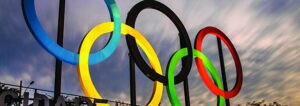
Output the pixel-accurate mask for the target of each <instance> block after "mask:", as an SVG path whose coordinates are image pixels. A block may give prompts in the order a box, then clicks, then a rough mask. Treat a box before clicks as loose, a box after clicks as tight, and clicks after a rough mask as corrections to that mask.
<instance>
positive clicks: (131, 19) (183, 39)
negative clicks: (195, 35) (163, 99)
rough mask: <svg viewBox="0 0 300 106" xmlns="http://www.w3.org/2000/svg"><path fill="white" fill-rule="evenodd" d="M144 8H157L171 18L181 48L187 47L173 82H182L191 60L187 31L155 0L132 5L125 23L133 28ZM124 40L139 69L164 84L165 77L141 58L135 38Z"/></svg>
mask: <svg viewBox="0 0 300 106" xmlns="http://www.w3.org/2000/svg"><path fill="white" fill-rule="evenodd" d="M146 8H151V9H155V10H158V11H160V12H162V13H163V14H165V15H166V16H168V18H169V19H171V21H172V22H173V23H174V24H175V26H176V28H177V29H178V31H179V38H180V46H181V48H188V56H187V57H186V58H185V59H183V61H182V64H183V66H182V68H181V71H180V72H179V73H178V74H177V75H176V76H175V84H178V83H180V82H183V81H184V80H185V79H187V76H188V74H189V73H190V70H191V66H192V62H193V54H192V46H191V41H190V38H189V36H188V33H187V31H186V29H185V27H184V25H183V24H182V22H181V21H180V19H179V18H178V17H177V16H176V14H175V13H174V12H173V11H172V10H171V9H169V8H168V7H167V6H165V5H164V4H162V3H160V2H158V1H155V0H144V1H141V2H139V3H138V4H136V5H135V6H134V7H132V8H131V10H130V11H129V13H128V14H127V19H126V24H127V25H129V26H131V27H133V28H134V27H135V21H136V18H137V16H138V14H139V13H140V12H141V11H142V10H144V9H146ZM126 41H127V46H128V48H129V52H130V53H131V54H132V55H131V56H132V57H133V59H134V61H135V63H136V64H137V66H138V67H139V68H140V70H141V71H142V72H143V73H144V74H145V75H146V76H147V77H148V78H150V79H151V80H153V81H159V82H162V83H164V84H165V85H166V84H167V77H166V76H162V75H160V74H158V73H156V72H155V71H154V70H153V69H152V67H150V66H149V65H148V64H147V63H146V61H145V60H144V59H143V57H142V56H141V54H140V52H139V49H138V47H137V44H136V41H135V38H133V37H131V36H126Z"/></svg>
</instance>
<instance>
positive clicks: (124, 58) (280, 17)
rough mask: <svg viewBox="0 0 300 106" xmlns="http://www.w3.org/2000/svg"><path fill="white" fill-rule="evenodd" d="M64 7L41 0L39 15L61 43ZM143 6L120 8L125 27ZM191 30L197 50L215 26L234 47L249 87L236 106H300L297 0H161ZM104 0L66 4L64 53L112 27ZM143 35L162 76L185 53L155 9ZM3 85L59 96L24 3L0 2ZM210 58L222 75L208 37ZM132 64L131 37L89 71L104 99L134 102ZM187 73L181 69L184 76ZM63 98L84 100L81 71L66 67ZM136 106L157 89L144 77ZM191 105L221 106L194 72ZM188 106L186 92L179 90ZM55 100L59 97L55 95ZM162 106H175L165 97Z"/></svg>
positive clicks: (229, 64)
mask: <svg viewBox="0 0 300 106" xmlns="http://www.w3.org/2000/svg"><path fill="white" fill-rule="evenodd" d="M58 1H59V0H36V3H35V6H36V8H37V14H38V17H39V20H40V21H41V23H42V25H43V27H44V28H45V30H46V31H47V32H48V34H49V35H51V37H52V39H56V33H57V17H58ZM140 1H141V0H117V1H116V2H117V5H118V7H119V9H120V12H121V19H122V22H124V23H125V20H126V17H127V13H128V12H129V11H130V9H131V8H132V7H133V6H134V5H135V4H137V3H138V2H140ZM160 2H162V3H163V4H165V5H166V6H168V7H169V8H170V9H172V10H173V11H174V12H175V13H176V14H177V16H178V17H179V18H180V19H181V21H182V23H183V24H184V25H185V27H186V29H187V31H188V34H189V37H190V40H191V43H192V44H194V39H195V37H196V34H197V32H198V31H199V30H200V29H202V28H204V27H206V26H214V27H217V28H219V29H220V30H222V31H223V32H224V33H225V34H226V35H227V36H228V37H229V38H230V39H231V41H232V43H233V44H234V46H235V48H236V50H237V51H238V54H239V56H240V59H241V63H242V67H243V73H244V81H243V88H242V90H241V91H240V93H239V94H238V95H237V96H236V97H234V98H232V99H230V100H231V104H233V105H237V104H245V103H247V102H252V101H261V100H265V101H266V102H267V103H269V102H274V101H277V102H279V103H281V104H286V105H292V106H294V105H300V99H299V98H300V96H299V95H300V90H299V88H300V82H299V80H300V77H298V76H299V75H300V70H299V69H300V65H299V63H300V59H299V58H300V53H299V52H300V42H299V41H298V40H300V36H299V34H300V31H299V28H300V21H299V20H300V7H299V5H300V2H299V1H298V0H239V1H235V0H227V1H225V0H222V1H219V0H162V1H160ZM109 20H110V17H109V13H108V10H107V9H106V6H105V3H104V2H103V1H102V0H88V1H86V0H67V1H66V19H65V33H64V34H65V37H64V48H66V49H68V50H71V51H74V52H77V51H78V49H79V46H80V43H81V41H82V39H83V37H84V36H85V34H86V33H87V32H88V31H89V30H90V29H91V28H93V27H94V26H95V25H98V24H100V23H103V22H106V21H109ZM136 29H137V30H138V31H140V32H141V33H142V34H143V35H144V36H145V37H146V38H147V39H148V40H149V42H150V43H151V44H152V46H153V47H154V49H155V51H156V52H157V54H158V57H159V59H160V61H161V64H162V68H163V70H165V69H166V66H167V62H168V60H169V59H170V57H171V55H172V54H173V53H174V52H175V51H176V50H178V49H179V48H180V47H179V38H178V36H177V34H178V31H177V30H176V27H175V26H174V24H173V23H172V22H171V21H170V20H169V19H168V17H166V16H165V15H163V14H162V13H160V12H159V11H156V10H153V9H147V10H144V11H142V12H141V14H140V15H139V16H138V18H137V22H136ZM0 36H1V38H0V81H1V82H4V83H11V84H19V81H20V80H23V82H24V83H25V85H27V84H28V83H29V82H30V81H32V80H34V81H35V84H34V85H33V86H32V87H36V88H42V89H48V90H53V88H54V67H55V58H54V57H53V56H52V55H51V54H49V53H48V52H47V51H46V50H45V49H43V48H42V47H41V45H40V44H39V43H38V42H37V41H36V40H35V39H34V37H33V36H32V34H31V33H30V31H29V29H28V28H27V26H26V23H25V20H24V17H23V14H22V8H21V0H1V1H0ZM108 36H109V35H106V36H103V37H101V38H100V39H98V40H97V41H96V42H95V44H94V46H93V50H92V51H93V52H95V51H98V50H100V49H101V48H102V47H103V46H104V45H105V43H106V41H107V40H108V38H109V37H108ZM223 50H224V56H225V65H226V71H227V77H228V84H229V88H230V89H231V88H232V87H233V86H234V82H235V76H236V73H235V66H234V64H233V60H232V57H231V55H230V53H229V52H228V50H227V48H226V46H223ZM203 51H204V53H205V54H206V55H207V56H208V57H209V58H210V59H211V60H212V61H213V63H214V65H215V66H216V67H217V69H218V70H220V68H219V67H220V65H219V60H218V52H217V45H216V38H215V37H214V36H208V37H206V38H205V42H204V50H203ZM128 62H129V59H128V49H127V45H126V40H125V37H124V36H122V38H121V42H120V44H119V46H118V48H117V50H116V51H115V53H114V54H113V55H112V56H111V57H109V58H108V59H107V60H105V61H103V62H102V63H98V64H96V65H93V66H91V67H90V72H91V75H92V79H93V81H94V83H95V85H96V87H97V89H98V91H99V92H101V94H102V96H103V97H105V98H107V99H111V100H121V101H125V102H128V101H129V100H130V99H129V97H130V95H129V94H130V92H129V67H128V66H129V64H128ZM180 67H181V66H180V65H178V69H179V68H180ZM62 76H63V78H62V92H66V93H73V94H79V95H84V94H83V92H82V89H81V87H80V83H79V81H78V80H79V79H78V76H77V66H74V65H70V64H68V63H63V74H62ZM136 78H137V88H136V89H137V91H136V92H137V103H138V104H141V105H144V104H145V103H147V101H148V100H149V98H150V97H151V92H152V86H153V82H152V81H151V80H149V79H148V78H147V77H145V75H143V74H142V73H141V72H140V71H139V70H137V76H136ZM189 80H190V83H189V84H190V86H189V88H190V98H191V103H192V105H193V106H195V105H205V106H207V105H215V104H216V96H214V95H213V94H212V93H211V92H210V91H209V90H208V89H207V87H206V86H205V85H204V83H203V81H202V80H201V78H200V76H199V74H198V72H197V69H196V67H195V64H193V68H192V70H191V73H190V74H189ZM176 87H177V92H178V94H179V98H180V99H181V100H182V101H183V103H184V96H183V87H182V84H179V85H177V86H176ZM49 95H52V94H49ZM162 104H163V106H165V105H170V104H169V100H168V97H167V94H166V91H165V92H164V97H163V99H162Z"/></svg>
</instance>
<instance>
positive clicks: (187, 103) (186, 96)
mask: <svg viewBox="0 0 300 106" xmlns="http://www.w3.org/2000/svg"><path fill="white" fill-rule="evenodd" d="M183 85H184V100H185V106H190V93H189V81H188V79H187V78H186V80H184V82H183Z"/></svg>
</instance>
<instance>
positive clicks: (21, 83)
mask: <svg viewBox="0 0 300 106" xmlns="http://www.w3.org/2000/svg"><path fill="white" fill-rule="evenodd" d="M22 86H23V81H22V80H21V81H20V88H19V90H20V94H19V98H21V96H22Z"/></svg>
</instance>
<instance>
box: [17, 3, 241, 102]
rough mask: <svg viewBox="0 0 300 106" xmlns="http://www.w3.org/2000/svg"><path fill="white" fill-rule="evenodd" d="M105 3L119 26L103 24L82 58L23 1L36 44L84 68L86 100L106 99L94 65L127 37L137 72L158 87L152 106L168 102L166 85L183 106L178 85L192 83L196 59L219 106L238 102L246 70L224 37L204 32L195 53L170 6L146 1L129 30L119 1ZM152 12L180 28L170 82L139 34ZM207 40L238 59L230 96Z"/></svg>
mask: <svg viewBox="0 0 300 106" xmlns="http://www.w3.org/2000/svg"><path fill="white" fill-rule="evenodd" d="M105 3H106V5H107V8H108V10H109V13H110V16H111V17H112V21H113V22H105V23H102V24H98V25H97V26H95V27H94V28H92V29H91V30H90V31H89V32H88V33H87V35H86V36H85V38H84V39H83V41H82V43H81V46H80V50H79V54H77V53H74V52H71V51H69V50H66V49H64V48H62V47H61V46H59V45H58V44H56V43H55V42H54V41H53V40H52V39H51V38H50V37H49V36H48V34H47V33H46V31H45V30H44V29H43V27H42V26H41V24H40V22H39V21H38V18H37V15H36V11H35V7H34V0H23V1H22V6H23V14H24V15H25V20H26V23H27V25H28V27H29V29H30V31H31V33H32V34H33V36H34V37H35V39H36V40H37V41H38V42H39V43H40V44H41V45H42V47H43V48H45V49H46V50H47V51H48V52H49V53H50V54H52V55H53V56H55V57H56V58H58V59H60V60H62V61H64V62H67V63H70V64H73V65H78V76H79V80H80V84H81V87H82V89H83V91H84V93H85V95H86V96H88V97H93V98H99V99H102V96H101V95H100V94H99V92H98V91H97V89H96V88H95V86H94V83H93V81H92V79H91V76H90V72H89V65H93V64H96V63H99V62H101V61H103V60H105V59H106V58H108V57H109V56H111V54H112V53H113V52H114V51H115V49H116V47H117V45H118V44H119V41H120V38H121V34H123V35H126V41H127V46H128V49H129V51H130V53H131V56H132V57H133V59H134V61H135V62H136V64H137V66H138V67H139V68H140V70H141V71H142V72H143V73H144V74H145V75H146V76H147V77H148V78H149V79H151V80H153V81H154V87H153V93H152V97H151V99H150V101H149V102H148V104H147V105H149V106H157V105H159V103H160V100H161V98H162V93H163V87H164V85H166V87H167V93H168V96H169V100H170V102H171V104H172V105H174V106H180V105H181V104H180V101H179V99H178V97H177V94H176V88H175V85H176V84H178V83H180V82H183V81H184V80H186V79H187V77H188V74H189V72H190V70H191V66H192V62H193V58H195V60H196V65H197V69H198V72H199V74H200V76H201V78H202V80H203V81H204V83H205V85H206V86H207V87H208V89H209V90H210V91H211V92H212V93H213V94H215V95H216V96H220V97H219V98H218V104H219V105H221V106H222V105H225V99H229V98H232V97H234V96H236V95H237V94H238V93H239V91H240V89H241V86H242V81H243V74H242V66H241V63H240V59H239V57H238V54H237V52H236V50H235V48H234V46H233V44H232V43H231V41H230V40H229V39H228V38H227V36H226V35H225V34H224V33H223V32H222V31H220V30H219V29H217V28H214V27H206V28H203V29H201V30H200V31H199V33H198V35H197V37H196V39H195V48H192V46H191V42H190V39H189V36H188V33H187V31H186V29H185V27H184V25H183V24H182V22H181V21H180V19H179V18H178V17H177V16H176V14H175V13H174V12H173V11H172V10H171V9H169V8H168V7H167V6H165V5H164V4H162V3H160V2H158V1H154V0H145V1H141V2H140V3H138V4H136V5H135V6H134V7H132V9H131V10H130V12H129V13H128V17H127V19H126V24H123V23H121V18H120V13H119V10H118V8H117V4H116V3H115V1H114V0H105ZM146 8H151V9H155V10H158V11H160V12H162V13H163V14H165V15H166V16H168V17H169V18H170V19H171V21H172V22H173V23H174V24H175V26H176V28H177V29H178V31H179V33H180V34H179V38H180V44H181V49H180V50H178V51H176V52H175V53H174V54H173V55H172V57H171V59H170V60H169V63H168V66H167V75H166V76H163V73H162V68H161V65H160V62H159V59H158V56H157V54H156V53H155V51H154V49H153V48H152V46H151V44H150V43H149V42H148V41H147V39H146V38H145V37H144V36H143V35H142V34H141V33H140V32H138V31H137V30H136V29H134V26H135V21H136V18H137V16H138V14H139V13H140V12H141V11H142V10H144V9H146ZM111 32H112V33H113V34H112V36H111V39H110V40H109V42H108V43H107V45H106V46H105V47H104V48H103V49H102V50H100V51H98V52H96V53H93V54H91V55H90V49H91V47H92V45H93V43H94V42H95V40H96V39H97V38H98V37H100V36H101V35H102V34H105V33H111ZM207 34H212V35H215V36H217V37H218V38H220V39H221V40H222V41H223V42H224V43H225V44H226V46H227V47H228V48H229V50H230V53H231V55H232V57H233V60H234V63H235V67H236V73H237V75H236V83H235V86H234V88H233V89H232V90H230V91H224V90H223V85H222V80H221V79H220V76H219V75H218V72H217V71H216V68H215V67H214V65H213V64H212V62H211V61H210V60H209V59H208V58H207V57H206V56H205V54H203V53H202V52H201V51H202V42H203V39H204V37H205V36H206V35H207ZM137 46H140V48H141V49H142V50H143V52H145V54H146V56H147V58H148V60H149V61H150V65H151V66H148V64H147V63H146V61H145V60H144V59H143V58H142V56H141V54H140V52H139V49H138V47H137ZM182 58H184V61H183V62H182V63H183V65H182V68H181V71H180V72H179V74H178V75H176V76H174V74H175V70H176V69H175V68H176V64H177V63H178V61H179V60H181V59H182ZM206 69H208V71H209V74H210V75H211V77H212V79H213V81H212V80H211V79H210V76H209V75H208V73H207V72H206ZM215 84H216V85H215ZM100 105H101V106H102V105H104V106H107V105H108V104H97V106H100Z"/></svg>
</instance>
